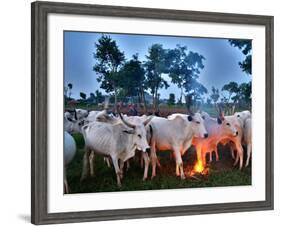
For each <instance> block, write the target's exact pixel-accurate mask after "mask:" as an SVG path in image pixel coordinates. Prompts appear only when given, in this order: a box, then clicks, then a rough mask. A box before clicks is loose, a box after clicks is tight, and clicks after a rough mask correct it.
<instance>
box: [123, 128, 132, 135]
mask: <svg viewBox="0 0 281 226" xmlns="http://www.w3.org/2000/svg"><path fill="white" fill-rule="evenodd" d="M123 133H128V134H134V133H135V130H133V129H131V130H123Z"/></svg>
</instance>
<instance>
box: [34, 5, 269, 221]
mask: <svg viewBox="0 0 281 226" xmlns="http://www.w3.org/2000/svg"><path fill="white" fill-rule="evenodd" d="M50 13H57V14H76V15H100V16H111V17H128V18H130V17H132V18H147V19H164V20H178V21H182V20H183V21H197V22H212V23H222V22H223V23H229V24H248V25H261V26H264V27H265V30H266V62H265V64H266V84H265V86H266V109H265V113H266V137H265V139H266V147H265V150H266V159H265V163H266V188H265V190H266V194H265V195H266V200H265V201H251V202H240V203H223V204H204V205H185V206H169V207H153V208H135V209H118V210H102V211H83V212H67V213H48V211H47V196H48V191H47V154H48V153H47V147H48V143H47V130H48V115H47V108H48V105H47V80H48V78H47V65H48V62H47V45H48V43H47V33H48V30H47V17H48V14H50ZM31 15H32V17H31V18H32V19H31V27H32V29H31V39H32V40H31V48H32V50H31V51H32V52H31V53H32V54H31V55H32V57H31V68H32V74H31V76H32V77H31V87H32V90H31V99H32V104H31V112H32V120H31V121H32V124H31V127H32V132H31V138H32V141H31V143H32V145H31V146H32V149H31V162H32V163H31V164H32V165H31V171H32V172H31V222H32V223H33V224H52V223H70V222H86V221H102V220H118V219H120V220H121V219H132V218H147V217H167V216H180V215H192V214H211V213H228V212H240V211H256V210H271V209H273V201H274V200H273V141H274V140H273V139H274V137H273V121H274V118H273V20H274V19H273V17H272V16H260V15H244V14H226V13H210V12H199V11H182V10H167V9H152V8H134V7H120V6H104V5H89V4H73V3H57V2H33V3H32V5H31Z"/></svg>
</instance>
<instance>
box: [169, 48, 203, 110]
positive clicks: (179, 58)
mask: <svg viewBox="0 0 281 226" xmlns="http://www.w3.org/2000/svg"><path fill="white" fill-rule="evenodd" d="M204 59H205V58H204V56H202V55H200V54H199V53H197V52H192V51H189V52H187V47H186V46H180V45H177V47H176V48H175V49H171V50H169V51H168V53H167V57H166V62H168V63H169V65H170V67H169V71H168V72H169V76H170V77H171V79H172V83H175V84H176V85H177V86H178V87H179V88H180V90H181V94H180V101H179V102H182V96H185V99H186V100H187V98H191V99H190V100H188V101H186V104H187V103H190V104H191V103H192V99H193V101H195V102H196V101H197V100H199V99H201V97H202V95H203V94H205V93H207V92H208V90H207V89H206V87H204V86H203V85H202V84H201V83H200V82H198V78H199V75H200V72H201V70H202V69H203V68H204V64H203V60H204ZM187 107H188V108H190V106H187Z"/></svg>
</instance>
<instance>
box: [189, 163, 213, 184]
mask: <svg viewBox="0 0 281 226" xmlns="http://www.w3.org/2000/svg"><path fill="white" fill-rule="evenodd" d="M187 174H188V176H190V177H193V178H195V179H197V178H196V176H207V175H208V174H209V168H208V167H207V166H204V164H203V162H202V160H198V161H197V162H196V163H195V165H194V167H193V169H191V170H190V171H189V172H188V173H187Z"/></svg>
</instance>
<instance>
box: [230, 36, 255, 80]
mask: <svg viewBox="0 0 281 226" xmlns="http://www.w3.org/2000/svg"><path fill="white" fill-rule="evenodd" d="M229 43H230V45H232V46H234V47H237V48H238V49H240V50H241V51H242V53H243V54H244V55H245V59H244V61H242V62H239V66H240V67H241V69H242V71H244V72H246V73H247V74H250V75H251V74H252V54H251V52H252V41H251V40H237V39H230V40H229Z"/></svg>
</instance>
